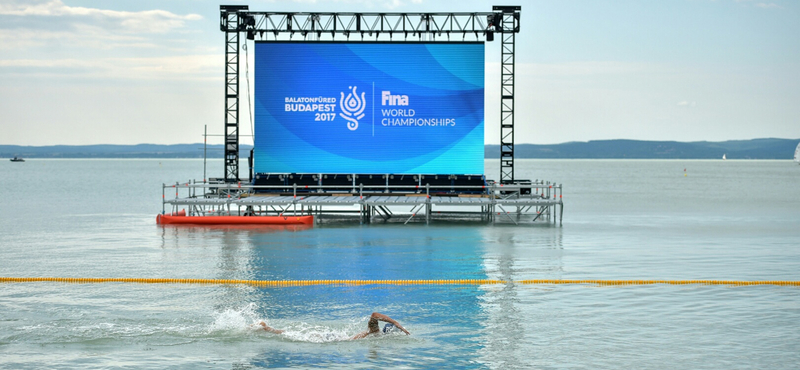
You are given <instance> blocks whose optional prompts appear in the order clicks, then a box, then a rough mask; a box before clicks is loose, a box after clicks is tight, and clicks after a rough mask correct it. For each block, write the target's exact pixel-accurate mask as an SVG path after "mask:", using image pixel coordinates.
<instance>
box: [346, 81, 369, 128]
mask: <svg viewBox="0 0 800 370" xmlns="http://www.w3.org/2000/svg"><path fill="white" fill-rule="evenodd" d="M356 88H357V87H356V86H348V89H350V90H351V91H350V93H349V94H347V98H345V97H344V93H341V94H342V98H341V99H340V100H339V107H341V108H342V113H339V115H340V116H342V118H344V119H346V120H347V128H349V129H350V130H351V131H355V129H357V128H358V120H360V119H362V118H364V108H366V107H367V104H366V100H364V93H363V92H362V93H361V97H360V98H359V97H358V93H357V92H356Z"/></svg>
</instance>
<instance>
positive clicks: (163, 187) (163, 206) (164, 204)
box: [161, 182, 167, 215]
mask: <svg viewBox="0 0 800 370" xmlns="http://www.w3.org/2000/svg"><path fill="white" fill-rule="evenodd" d="M166 189H167V184H165V183H163V182H162V183H161V214H162V215H163V214H165V213H167V209H166V208H167V193H166V192H167V190H166Z"/></svg>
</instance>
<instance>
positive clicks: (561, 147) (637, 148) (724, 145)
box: [485, 139, 800, 159]
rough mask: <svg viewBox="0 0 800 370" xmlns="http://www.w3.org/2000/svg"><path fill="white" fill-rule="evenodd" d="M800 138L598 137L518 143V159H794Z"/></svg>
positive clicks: (492, 152) (488, 153)
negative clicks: (661, 139) (599, 138)
mask: <svg viewBox="0 0 800 370" xmlns="http://www.w3.org/2000/svg"><path fill="white" fill-rule="evenodd" d="M798 142H800V139H753V140H731V141H722V142H710V141H695V142H678V141H637V140H596V141H589V142H570V143H563V144H552V145H537V144H517V145H515V146H514V157H515V158H609V159H618V158H619V159H623V158H628V159H720V158H722V155H723V154H725V155H726V157H727V158H728V159H792V156H794V149H795V147H797V143H798ZM485 157H486V158H500V146H499V145H486V146H485Z"/></svg>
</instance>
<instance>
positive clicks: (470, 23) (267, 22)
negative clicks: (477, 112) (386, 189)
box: [219, 5, 522, 184]
mask: <svg viewBox="0 0 800 370" xmlns="http://www.w3.org/2000/svg"><path fill="white" fill-rule="evenodd" d="M521 11H522V7H521V6H494V7H492V12H477V13H329V12H320V13H292V12H259V11H250V10H249V9H248V7H247V6H246V5H220V7H219V12H220V30H221V31H222V32H225V181H226V182H237V181H239V33H245V34H246V35H247V39H250V40H254V39H255V38H256V37H258V38H259V39H261V40H265V41H267V40H268V38H269V37H274V39H275V40H277V38H278V35H286V34H288V35H289V37H290V38H292V37H293V36H294V35H295V34H297V35H298V36H301V37H303V39H304V40H308V41H312V40H322V39H323V38H329V39H330V40H332V39H333V38H335V37H336V35H342V36H344V37H346V39H347V40H350V36H353V37H359V38H360V40H362V41H376V40H378V39H379V37H380V36H381V35H389V40H388V41H389V42H392V41H395V42H403V41H406V40H408V37H409V36H410V37H411V38H412V40H411V41H414V40H413V39H414V38H418V39H419V40H425V41H435V40H436V37H439V38H440V39H441V38H443V37H446V41H459V40H458V36H461V41H465V40H466V38H467V37H468V36H470V40H469V41H473V39H472V37H473V35H474V37H475V38H476V39H478V38H481V37H483V38H485V40H486V41H494V35H495V33H497V34H499V37H500V38H501V51H500V52H501V58H502V59H501V76H500V78H501V97H500V182H501V183H504V184H509V183H513V182H514V72H515V65H514V53H515V51H516V49H515V42H516V38H515V35H516V34H517V33H518V32H519V18H520V12H521ZM365 37H366V38H367V39H366V40H365ZM395 37H396V38H397V39H396V40H393V38H395ZM401 37H402V38H401ZM423 37H425V38H424V39H423ZM451 37H453V39H452V40H451ZM380 41H387V40H385V39H381V40H380Z"/></svg>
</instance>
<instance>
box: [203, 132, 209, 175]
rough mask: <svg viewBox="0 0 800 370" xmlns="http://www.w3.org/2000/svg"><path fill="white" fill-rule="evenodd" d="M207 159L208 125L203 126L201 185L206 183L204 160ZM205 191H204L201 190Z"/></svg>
mask: <svg viewBox="0 0 800 370" xmlns="http://www.w3.org/2000/svg"><path fill="white" fill-rule="evenodd" d="M207 158H208V125H203V184H205V183H206V179H207V178H208V177H206V159H207ZM203 191H205V190H203Z"/></svg>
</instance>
